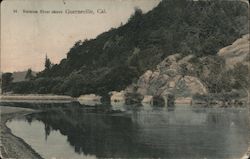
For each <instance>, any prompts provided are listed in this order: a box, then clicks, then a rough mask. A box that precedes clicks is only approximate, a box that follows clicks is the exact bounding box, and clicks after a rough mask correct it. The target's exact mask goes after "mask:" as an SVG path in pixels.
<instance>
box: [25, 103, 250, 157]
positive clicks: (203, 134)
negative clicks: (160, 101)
mask: <svg viewBox="0 0 250 159" xmlns="http://www.w3.org/2000/svg"><path fill="white" fill-rule="evenodd" d="M26 106H27V105H26ZM30 106H32V107H33V108H34V107H37V108H40V109H43V110H44V111H43V112H40V113H35V114H30V115H27V116H26V117H25V119H20V120H25V121H27V122H28V123H30V125H31V126H32V123H33V122H35V121H39V122H40V124H43V126H44V132H45V134H44V136H45V137H44V138H43V139H37V140H50V138H49V136H50V135H51V133H52V132H54V131H59V132H60V134H61V135H62V136H66V137H67V142H68V144H69V145H71V148H73V150H74V152H75V153H77V154H84V155H94V156H96V157H98V158H170V159H171V158H172V159H178V158H187V159H189V158H190V159H191V158H192V159H195V158H197V159H198V158H208V159H209V158H211V159H214V158H220V159H226V158H227V159H230V158H239V157H241V154H243V153H244V152H245V150H246V149H247V146H248V141H247V139H248V134H249V130H250V128H249V127H247V125H249V120H248V113H247V112H245V109H243V108H242V109H233V108H230V109H229V108H227V109H224V108H221V109H213V108H201V107H199V108H197V107H144V106H141V105H134V106H122V108H123V110H124V111H119V110H114V109H113V108H112V106H109V105H99V106H96V107H86V106H82V105H79V104H78V103H71V104H69V103H68V104H61V103H60V104H51V103H50V104H48V105H46V104H45V105H39V106H38V105H30ZM30 106H29V107H30ZM54 153H60V152H54Z"/></svg>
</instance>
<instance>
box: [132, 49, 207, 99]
mask: <svg viewBox="0 0 250 159" xmlns="http://www.w3.org/2000/svg"><path fill="white" fill-rule="evenodd" d="M192 58H193V56H192V55H188V56H185V57H182V56H181V55H180V54H174V55H171V56H168V57H167V58H166V59H165V60H163V61H162V62H161V63H160V64H159V65H157V68H156V70H154V71H152V70H148V71H146V72H145V73H144V74H143V75H142V76H141V77H140V78H139V80H138V82H137V85H136V87H137V93H139V94H141V95H143V96H159V97H162V98H163V99H164V100H165V103H167V101H166V100H167V98H168V96H169V95H174V96H175V97H192V96H193V95H195V94H201V95H204V94H207V89H206V87H205V86H204V85H203V84H202V82H201V81H200V80H199V79H198V78H197V77H194V76H192V75H189V72H192V71H193V69H194V67H193V65H192V63H191V62H189V61H190V60H191V59H192Z"/></svg>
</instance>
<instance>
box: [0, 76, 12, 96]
mask: <svg viewBox="0 0 250 159" xmlns="http://www.w3.org/2000/svg"><path fill="white" fill-rule="evenodd" d="M12 81H13V77H12V73H9V72H7V73H3V74H2V83H1V86H2V91H3V92H7V91H10V89H11V88H10V86H11V83H12Z"/></svg>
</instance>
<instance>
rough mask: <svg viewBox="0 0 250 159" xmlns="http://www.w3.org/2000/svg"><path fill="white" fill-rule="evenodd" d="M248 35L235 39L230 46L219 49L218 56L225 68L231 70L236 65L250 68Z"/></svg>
mask: <svg viewBox="0 0 250 159" xmlns="http://www.w3.org/2000/svg"><path fill="white" fill-rule="evenodd" d="M249 51H250V50H249V34H246V35H244V36H243V37H242V38H239V39H237V40H236V41H235V42H234V43H233V44H232V45H229V46H227V47H224V48H222V49H220V51H219V52H218V55H219V56H221V57H223V58H224V59H225V61H226V68H228V69H230V68H233V67H234V66H235V65H236V64H237V63H242V64H244V65H248V66H250V57H249Z"/></svg>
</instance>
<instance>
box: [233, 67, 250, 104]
mask: <svg viewBox="0 0 250 159" xmlns="http://www.w3.org/2000/svg"><path fill="white" fill-rule="evenodd" d="M233 76H234V80H235V87H236V89H239V88H242V89H243V90H244V91H245V92H246V93H247V103H249V102H250V92H249V89H250V79H249V78H250V77H249V68H248V66H246V65H243V64H241V63H237V64H236V66H235V67H234V69H233Z"/></svg>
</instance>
